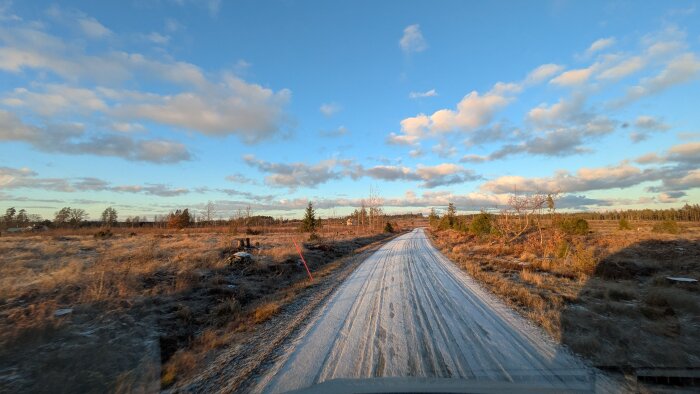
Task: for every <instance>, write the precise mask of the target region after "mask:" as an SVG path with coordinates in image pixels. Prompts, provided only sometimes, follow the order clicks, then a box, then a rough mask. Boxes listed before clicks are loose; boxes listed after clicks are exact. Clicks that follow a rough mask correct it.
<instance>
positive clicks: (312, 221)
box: [301, 202, 318, 233]
mask: <svg viewBox="0 0 700 394" xmlns="http://www.w3.org/2000/svg"><path fill="white" fill-rule="evenodd" d="M317 226H318V221H317V220H316V211H315V210H314V205H313V204H312V203H311V202H309V205H308V206H307V207H306V211H304V219H303V220H302V221H301V231H302V232H311V233H313V232H315V231H316V227H317Z"/></svg>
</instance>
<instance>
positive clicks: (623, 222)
mask: <svg viewBox="0 0 700 394" xmlns="http://www.w3.org/2000/svg"><path fill="white" fill-rule="evenodd" d="M617 228H618V229H619V230H632V225H631V224H630V222H629V220H627V219H625V218H622V219H620V221H619V222H618V223H617Z"/></svg>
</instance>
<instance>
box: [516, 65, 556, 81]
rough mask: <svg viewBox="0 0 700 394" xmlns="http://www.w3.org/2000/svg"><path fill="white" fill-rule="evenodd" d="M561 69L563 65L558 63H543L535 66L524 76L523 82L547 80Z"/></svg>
mask: <svg viewBox="0 0 700 394" xmlns="http://www.w3.org/2000/svg"><path fill="white" fill-rule="evenodd" d="M563 70H564V67H563V66H560V65H558V64H552V63H549V64H543V65H541V66H539V67H537V68H536V69H534V70H532V71H531V72H530V73H529V74H528V75H527V77H526V78H525V82H526V83H527V84H538V83H541V82H544V81H546V80H548V79H549V78H551V77H553V76H554V75H555V74H558V73H560V72H561V71H563Z"/></svg>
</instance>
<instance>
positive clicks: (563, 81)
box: [549, 66, 595, 86]
mask: <svg viewBox="0 0 700 394" xmlns="http://www.w3.org/2000/svg"><path fill="white" fill-rule="evenodd" d="M594 68H595V67H594V66H590V67H587V68H581V69H577V70H569V71H565V72H563V73H561V74H559V75H558V76H557V77H555V78H553V79H552V80H550V81H549V83H551V84H555V85H559V86H576V85H581V84H583V83H584V82H586V81H588V79H589V78H590V77H591V74H593V70H594Z"/></svg>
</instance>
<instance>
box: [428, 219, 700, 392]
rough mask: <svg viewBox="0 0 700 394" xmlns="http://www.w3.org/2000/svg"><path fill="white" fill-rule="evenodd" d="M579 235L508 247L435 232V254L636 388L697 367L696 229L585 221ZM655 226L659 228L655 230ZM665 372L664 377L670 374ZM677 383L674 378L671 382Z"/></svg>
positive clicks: (552, 235) (528, 239)
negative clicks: (660, 229)
mask: <svg viewBox="0 0 700 394" xmlns="http://www.w3.org/2000/svg"><path fill="white" fill-rule="evenodd" d="M589 223H590V225H591V229H590V231H589V232H588V233H587V234H585V235H568V234H565V233H563V232H561V231H559V230H554V229H551V228H546V229H545V231H544V237H543V238H540V235H539V234H538V233H537V232H536V231H533V232H531V233H529V234H526V235H525V236H524V237H522V238H521V239H519V240H517V241H514V242H511V243H507V242H504V241H503V240H502V239H500V238H498V237H496V236H494V235H486V236H481V237H479V236H475V235H472V234H468V233H464V232H458V231H455V230H443V231H433V232H432V237H433V241H434V243H435V244H436V246H437V247H438V248H439V249H440V250H441V251H443V253H445V254H446V255H447V256H448V257H449V258H451V259H452V260H453V261H454V262H455V263H456V264H457V265H458V266H460V267H462V268H463V269H465V270H466V271H467V272H468V273H470V274H471V275H472V276H473V277H474V278H476V279H477V280H478V281H480V282H481V283H482V284H484V285H485V286H486V287H487V288H488V289H490V290H491V291H492V292H493V293H495V294H496V295H498V296H500V297H501V298H502V299H503V300H505V301H506V302H507V303H508V304H509V305H510V306H512V307H514V308H515V309H516V310H518V311H519V312H520V313H521V314H522V315H524V316H526V317H527V318H529V319H530V320H532V321H533V322H535V323H537V324H538V325H540V326H541V327H543V328H544V329H545V330H546V331H548V332H549V333H550V334H551V335H552V336H553V337H554V338H555V339H557V340H559V341H560V342H561V343H563V344H565V345H566V346H568V347H569V348H570V349H572V350H573V351H575V352H576V353H578V354H580V355H582V356H585V357H586V358H587V359H588V360H590V361H591V362H592V363H593V364H594V365H596V366H599V367H601V368H604V369H610V370H615V371H621V372H625V373H627V374H628V375H630V376H631V377H633V378H634V377H636V378H638V379H639V380H640V381H649V382H656V381H663V380H665V378H664V379H658V378H656V377H655V375H658V374H659V373H660V372H659V371H667V372H666V373H663V372H661V373H660V375H661V376H673V375H674V374H676V373H678V376H679V377H684V376H685V377H688V376H695V375H694V374H696V373H697V368H699V367H700V343H699V342H698V341H697V338H700V287H699V286H698V283H675V282H672V281H671V280H668V279H667V277H669V276H670V277H687V278H693V279H700V225H698V223H689V222H687V223H679V224H680V225H681V228H682V231H681V233H680V234H661V233H656V232H652V226H653V225H654V224H655V223H653V222H632V223H631V224H632V226H631V227H632V229H633V230H627V231H623V230H618V222H617V221H590V222H589ZM657 223H658V222H657ZM669 371H670V372H669ZM676 382H680V383H682V379H676Z"/></svg>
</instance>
